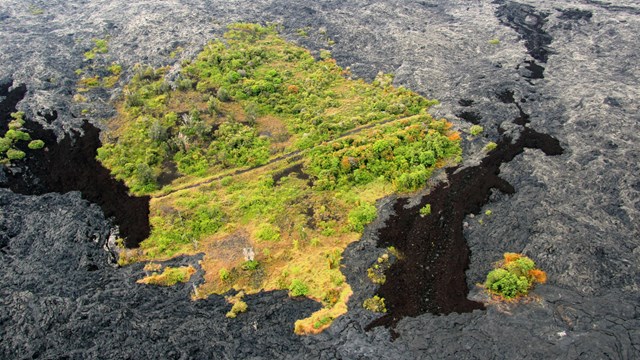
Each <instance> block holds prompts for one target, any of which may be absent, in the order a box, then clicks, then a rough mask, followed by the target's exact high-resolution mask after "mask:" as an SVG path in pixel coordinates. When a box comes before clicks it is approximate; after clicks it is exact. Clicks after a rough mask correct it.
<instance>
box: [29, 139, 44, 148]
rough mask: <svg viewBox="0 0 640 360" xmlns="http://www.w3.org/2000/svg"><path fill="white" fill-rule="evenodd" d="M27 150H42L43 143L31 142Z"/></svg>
mask: <svg viewBox="0 0 640 360" xmlns="http://www.w3.org/2000/svg"><path fill="white" fill-rule="evenodd" d="M28 146H29V149H31V150H38V149H42V148H43V147H44V141H42V140H33V141H31V142H30V143H29V145H28Z"/></svg>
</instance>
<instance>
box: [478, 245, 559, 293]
mask: <svg viewBox="0 0 640 360" xmlns="http://www.w3.org/2000/svg"><path fill="white" fill-rule="evenodd" d="M535 267H536V264H535V262H534V261H533V260H531V259H530V258H528V257H526V256H522V255H520V254H514V253H505V254H504V261H503V262H502V263H501V264H500V266H499V267H498V268H496V269H493V270H491V272H489V274H487V279H486V281H485V283H484V285H485V287H486V288H487V290H488V291H489V292H491V293H493V294H496V295H498V296H500V297H502V298H504V299H512V298H515V297H518V296H524V295H527V294H528V292H529V290H530V289H531V288H532V287H533V285H534V283H536V282H537V283H544V282H545V281H546V279H547V275H546V274H545V272H544V271H542V270H540V269H536V268H535Z"/></svg>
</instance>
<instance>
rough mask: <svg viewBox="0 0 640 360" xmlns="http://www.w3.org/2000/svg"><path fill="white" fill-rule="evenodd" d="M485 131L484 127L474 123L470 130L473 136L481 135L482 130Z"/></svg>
mask: <svg viewBox="0 0 640 360" xmlns="http://www.w3.org/2000/svg"><path fill="white" fill-rule="evenodd" d="M483 131H484V128H483V127H482V126H480V125H472V126H471V128H470V129H469V132H470V133H471V135H473V136H478V135H480V134H481V133H482V132H483Z"/></svg>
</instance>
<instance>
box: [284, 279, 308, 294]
mask: <svg viewBox="0 0 640 360" xmlns="http://www.w3.org/2000/svg"><path fill="white" fill-rule="evenodd" d="M308 293H309V287H308V286H307V285H306V284H305V283H303V282H302V281H301V280H298V279H294V280H293V281H291V285H289V296H293V297H296V296H306V295H307V294H308Z"/></svg>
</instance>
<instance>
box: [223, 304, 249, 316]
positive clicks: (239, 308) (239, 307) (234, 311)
mask: <svg viewBox="0 0 640 360" xmlns="http://www.w3.org/2000/svg"><path fill="white" fill-rule="evenodd" d="M247 308H248V306H247V303H246V302H244V301H242V300H236V302H235V304H233V306H232V307H231V310H230V311H229V312H228V313H227V315H226V316H227V317H228V318H229V319H235V318H236V316H238V314H240V313H243V312H246V311H247Z"/></svg>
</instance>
